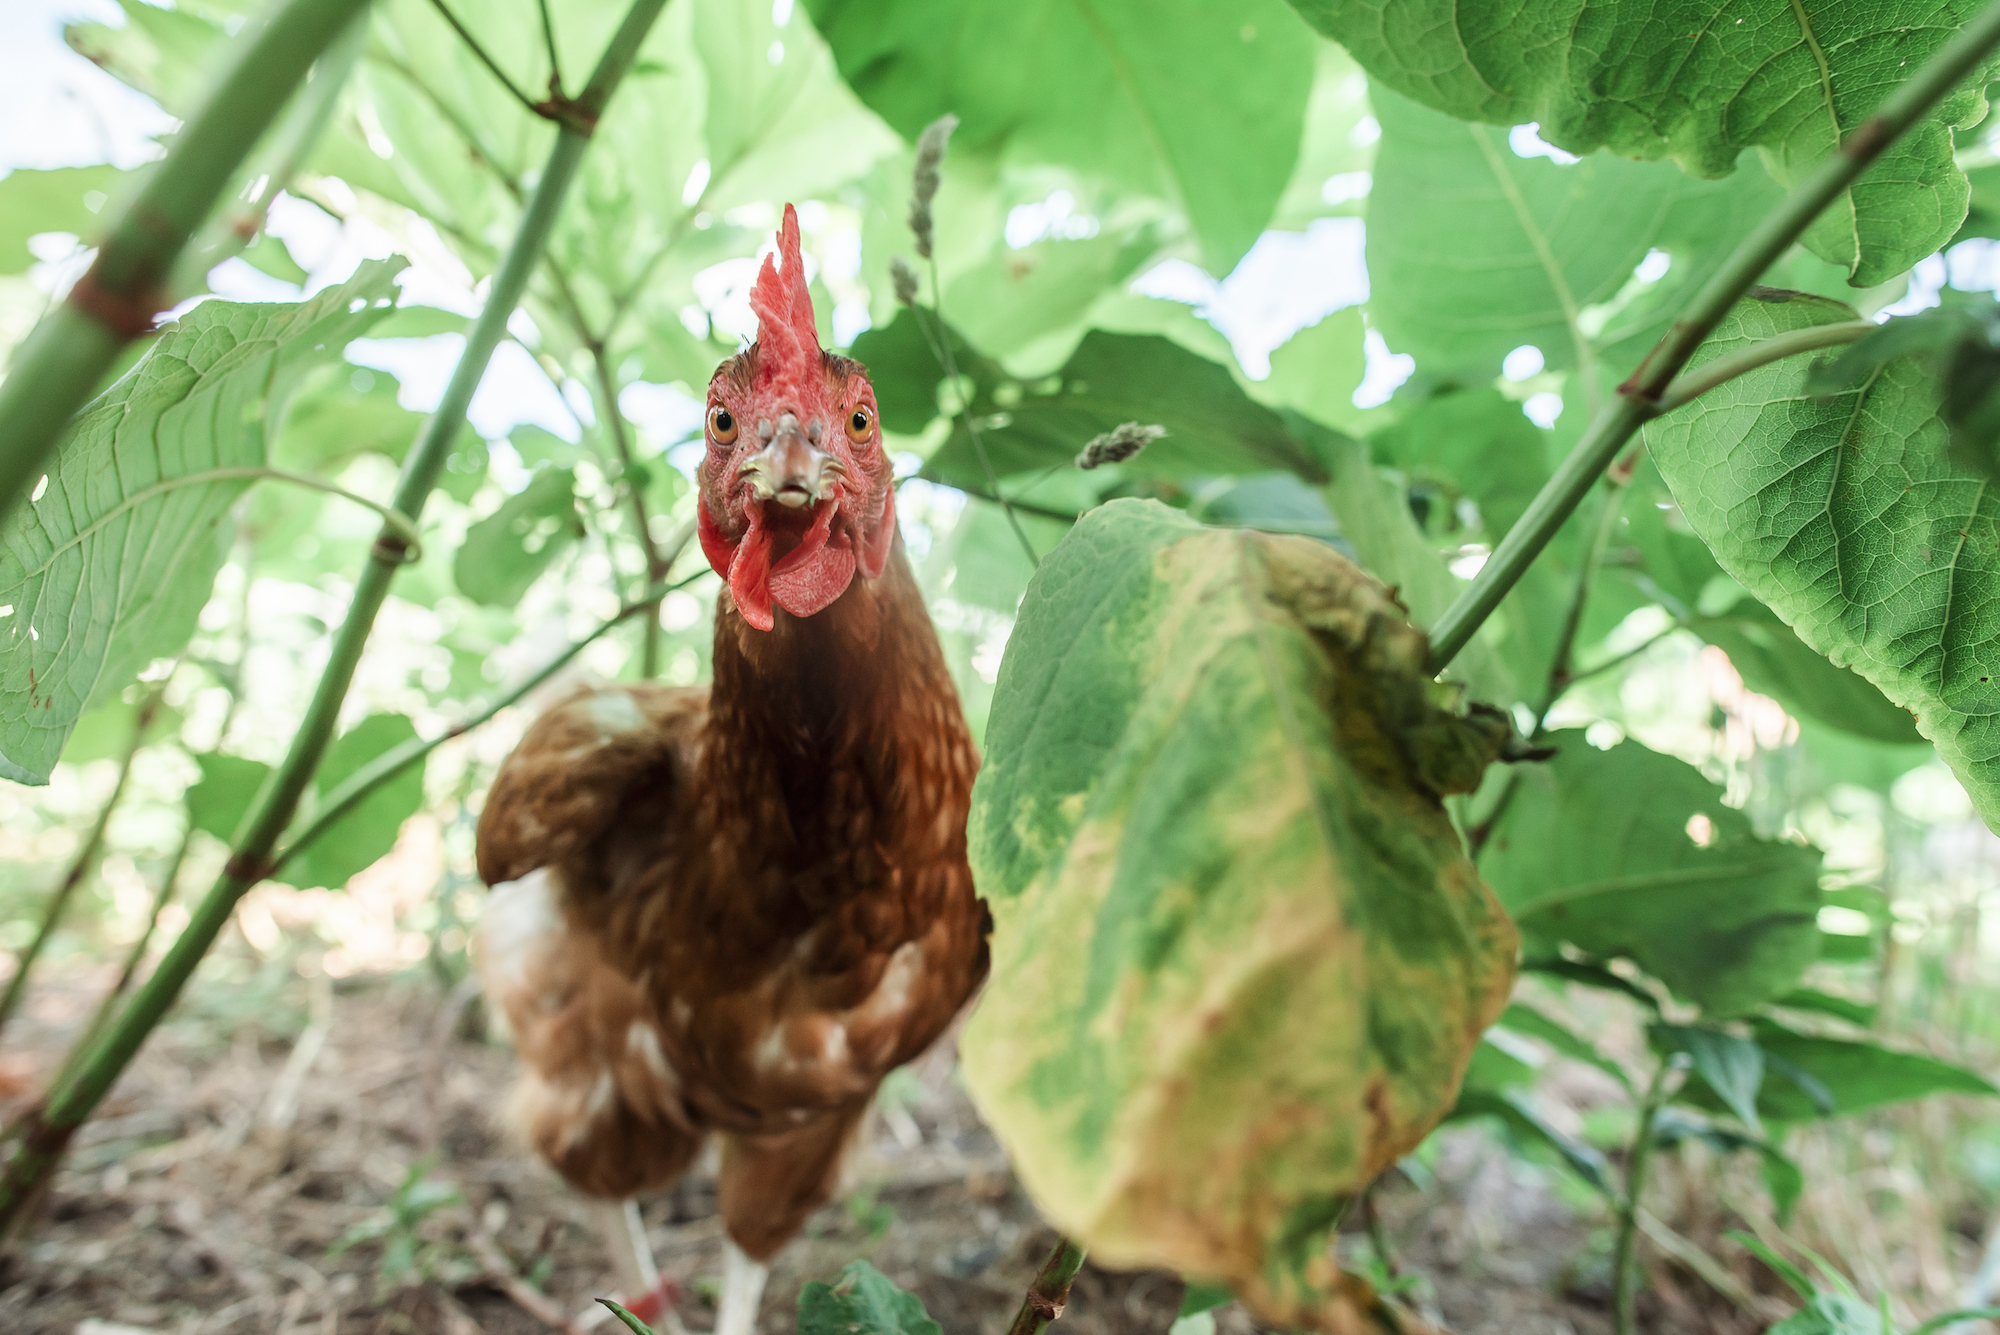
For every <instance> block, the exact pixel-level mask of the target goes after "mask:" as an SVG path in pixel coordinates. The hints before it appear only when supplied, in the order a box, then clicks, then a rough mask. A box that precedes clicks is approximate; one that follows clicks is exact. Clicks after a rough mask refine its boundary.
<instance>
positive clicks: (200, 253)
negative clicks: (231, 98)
mask: <svg viewBox="0 0 2000 1335" xmlns="http://www.w3.org/2000/svg"><path fill="white" fill-rule="evenodd" d="M367 45H368V15H367V13H366V12H365V11H364V12H361V13H357V14H356V15H355V16H354V17H353V18H352V19H350V20H348V24H347V27H346V28H345V29H343V30H342V31H341V33H340V35H339V36H337V37H335V38H334V39H333V44H332V45H331V46H329V47H327V49H326V51H325V53H324V54H322V55H321V56H320V58H319V60H318V61H317V62H315V63H314V65H313V67H312V69H311V70H310V71H308V72H307V76H306V86H305V88H304V89H302V90H301V91H300V93H299V97H298V101H297V102H295V103H294V104H293V105H292V106H291V107H290V108H289V109H288V110H287V111H286V112H285V118H284V119H283V120H282V121H280V122H279V124H278V127H277V128H276V129H275V130H273V131H272V132H271V136H270V139H271V142H270V144H269V146H268V148H266V149H265V151H263V152H261V153H260V154H259V155H258V158H257V163H258V165H257V166H255V167H253V168H252V169H251V171H250V173H249V175H250V177H251V179H252V181H253V182H256V183H257V185H258V188H257V190H256V192H255V194H253V195H252V196H251V197H250V198H248V199H240V200H236V201H233V202H231V203H230V204H229V205H227V206H226V207H224V208H222V209H219V210H218V211H217V216H216V217H214V218H211V219H210V220H209V222H208V224H207V225H206V226H205V227H203V228H202V231H201V234H200V235H199V236H197V237H196V238H195V240H194V242H193V244H192V245H190V246H189V247H188V248H187V250H186V251H184V252H183V253H182V254H181V257H180V259H179V260H178V261H177V262H176V263H175V265H174V274H173V279H172V281H171V282H169V284H168V290H169V292H170V294H171V295H173V296H175V297H185V296H192V295H194V294H195V293H197V292H199V291H201V290H202V276H203V275H204V274H206V273H207V272H208V271H209V270H210V269H213V268H214V267H215V266H216V265H218V264H220V263H222V262H223V261H224V260H226V259H228V258H230V257H231V256H232V255H237V254H240V253H242V251H243V250H244V249H245V248H247V247H248V246H249V245H250V243H251V242H252V241H254V240H256V238H257V234H258V233H259V232H261V231H263V230H264V220H265V217H266V216H267V215H268V214H269V213H270V211H271V201H272V200H274V199H276V198H277V197H278V193H279V192H280V191H282V190H284V189H286V188H287V187H289V186H290V185H291V183H292V180H293V178H294V177H296V176H297V175H298V174H299V172H300V171H301V170H302V169H303V168H304V167H305V163H306V158H307V156H308V155H310V154H311V152H312V150H313V147H314V145H316V144H318V143H319V138H320V135H321V134H322V133H323V132H324V131H325V130H326V127H327V125H328V124H329V123H330V122H331V121H332V120H333V112H334V108H335V107H336V106H338V105H339V103H340V90H341V89H342V88H343V87H344V86H346V83H347V76H348V75H350V74H352V73H353V72H354V66H355V65H356V64H357V63H358V62H359V61H360V59H361V53H362V51H363V50H364V49H366V47H367ZM265 164H268V169H267V170H264V169H261V168H263V167H264V165H265Z"/></svg>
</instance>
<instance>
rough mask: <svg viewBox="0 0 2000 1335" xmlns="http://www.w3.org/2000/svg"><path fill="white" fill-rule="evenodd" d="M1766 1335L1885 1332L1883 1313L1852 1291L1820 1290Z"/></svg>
mask: <svg viewBox="0 0 2000 1335" xmlns="http://www.w3.org/2000/svg"><path fill="white" fill-rule="evenodd" d="M1765 1335H1885V1327H1884V1326H1883V1324H1882V1314H1881V1313H1880V1312H1878V1311H1876V1310H1875V1309H1874V1308H1873V1307H1870V1306H1869V1305H1868V1304H1867V1303H1865V1302H1862V1301H1861V1299H1859V1298H1857V1297H1855V1296H1854V1295H1853V1294H1851V1293H1828V1292H1825V1291H1821V1292H1818V1293H1815V1294H1813V1295H1812V1297H1811V1298H1810V1299H1808V1300H1807V1302H1806V1305H1805V1306H1804V1307H1801V1308H1800V1309H1799V1310H1798V1311H1796V1312H1794V1313H1792V1314H1791V1315H1790V1316H1788V1317H1786V1318H1785V1319H1784V1320H1783V1321H1780V1322H1779V1323H1778V1324H1777V1325H1775V1326H1772V1327H1771V1328H1770V1330H1768V1331H1767V1332H1765Z"/></svg>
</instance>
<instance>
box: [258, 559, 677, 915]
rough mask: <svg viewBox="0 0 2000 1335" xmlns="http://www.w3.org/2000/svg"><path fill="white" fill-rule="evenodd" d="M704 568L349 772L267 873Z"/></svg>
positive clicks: (658, 588) (653, 590)
mask: <svg viewBox="0 0 2000 1335" xmlns="http://www.w3.org/2000/svg"><path fill="white" fill-rule="evenodd" d="M707 573H708V571H707V570H706V569H703V570H699V571H697V572H695V573H694V574H692V575H689V576H688V577H687V578H686V579H684V580H681V581H680V582H678V583H675V584H655V585H652V586H651V587H649V588H647V589H645V590H644V591H643V592H641V593H640V595H639V599H638V600H637V601H635V602H630V603H627V604H626V605H625V606H623V607H621V608H619V609H618V613H617V615H615V616H613V617H611V618H610V619H609V620H607V621H605V622H604V623H603V624H602V625H600V626H598V627H597V629H596V630H593V631H591V632H590V634H588V635H586V636H584V637H583V638H582V639H580V640H578V641H576V643H574V644H572V645H570V646H569V648H567V649H565V650H563V651H562V652H561V653H560V654H557V655H556V656H555V657H554V658H553V659H551V660H550V661H549V662H547V663H546V664H544V665H543V666H542V667H541V669H540V670H539V671H537V672H536V673H535V674H534V675H533V676H531V677H529V678H528V679H527V680H526V681H523V682H522V683H521V684H520V685H519V686H516V687H515V688H514V689H513V690H511V691H509V692H508V693H507V694H506V695H504V696H502V697H500V699H498V700H496V701H494V702H493V703H492V704H490V705H488V706H487V707H486V708H485V709H482V710H481V711H479V713H477V714H474V715H473V716H472V717H470V718H467V719H464V720H462V721H461V722H458V723H456V724H453V725H452V726H451V727H449V728H447V729H445V730H444V731H443V732H442V733H439V734H438V735H437V736H436V737H433V738H432V739H431V740H430V741H428V742H426V741H423V740H421V739H412V740H410V741H407V742H404V743H403V744H402V745H400V746H394V747H391V748H390V749H389V750H387V751H384V752H383V753H382V754H381V755H379V756H377V757H375V759H373V760H371V761H369V762H368V763H367V764H366V765H364V766H362V767H361V768H360V769H358V770H356V771H355V772H354V773H352V774H350V775H348V776H347V778H346V779H344V780H343V781H342V782H341V783H340V785H339V786H338V787H336V788H335V789H334V790H333V791H332V792H330V793H328V794H327V795H326V800H325V801H323V802H321V803H320V804H319V805H318V806H317V807H316V808H314V810H313V815H312V820H311V821H310V822H309V823H308V824H307V825H306V827H305V828H304V829H303V830H300V831H299V833H298V836H297V837H296V838H294V839H293V840H292V841H291V842H290V843H289V844H287V845H285V847H284V848H283V849H281V850H280V851H279V852H278V853H277V855H276V856H274V857H273V858H272V859H271V869H270V872H269V873H268V874H269V875H272V876H275V875H277V874H278V872H279V871H280V870H282V869H283V867H284V865H285V864H286V863H288V862H290V861H291V860H292V859H293V858H295V857H297V856H298V855H299V854H300V853H303V852H304V851H305V850H306V848H307V847H308V846H309V845H311V843H312V842H313V841H314V840H315V839H317V838H319V837H320V836H321V835H322V834H325V833H326V832H327V830H328V829H330V828H332V826H333V825H334V824H335V822H337V821H339V820H340V818H341V817H342V816H345V815H346V814H347V813H348V812H349V811H352V810H353V809H354V807H355V806H356V805H357V804H359V803H360V802H362V801H364V800H365V799H366V798H367V797H368V795H369V794H370V793H372V792H374V791H375V790H376V789H377V788H380V787H381V786H382V785H383V784H385V783H387V782H389V780H391V779H393V778H395V777H396V776H397V775H398V774H401V773H402V772H403V771H404V770H406V769H408V768H409V767H410V766H412V765H414V764H416V763H417V762H418V761H419V760H422V759H423V758H424V757H425V756H427V755H429V754H430V753H431V752H433V751H435V750H437V749H438V748H439V747H440V746H443V745H444V744H445V743H446V742H448V741H451V740H452V739H453V738H455V737H463V736H464V735H465V734H466V733H468V732H471V731H472V730H473V729H474V728H476V727H478V726H479V725H480V724H482V723H485V722H487V721H488V720H489V719H491V718H492V717H493V716H494V715H495V714H498V713H499V712H500V711H501V710H503V709H508V708H511V707H512V706H514V705H516V704H519V703H520V702H521V700H522V698H523V697H525V696H526V695H527V694H528V693H529V692H530V691H532V690H534V689H535V688H536V687H537V686H540V685H541V684H542V683H543V682H545V681H547V680H548V679H549V678H550V677H553V676H555V675H556V673H558V672H560V671H562V670H563V668H564V667H566V666H567V665H568V664H569V662H570V660H571V659H573V658H575V657H576V656H577V655H578V654H580V653H582V652H583V651H584V650H585V649H587V648H589V647H590V646H591V645H593V644H595V643H596V642H597V641H598V639H599V638H600V637H602V636H603V635H604V634H605V632H607V631H609V630H610V629H612V628H613V627H614V626H618V625H621V624H622V623H624V622H625V621H627V620H629V619H630V618H632V617H634V616H637V615H639V614H640V613H641V612H645V611H647V610H648V609H651V608H655V607H658V606H659V605H660V599H662V598H664V597H666V596H667V595H668V594H670V593H672V592H673V591H674V590H675V589H679V588H684V587H685V586H687V585H689V584H692V583H694V582H695V581H696V580H698V579H700V578H701V577H702V576H703V575H706V574H707Z"/></svg>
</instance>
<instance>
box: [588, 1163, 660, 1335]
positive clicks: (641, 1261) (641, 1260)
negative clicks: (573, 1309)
mask: <svg viewBox="0 0 2000 1335" xmlns="http://www.w3.org/2000/svg"><path fill="white" fill-rule="evenodd" d="M591 1210H592V1212H593V1213H594V1214H596V1216H597V1227H598V1231H599V1232H601V1233H603V1235H604V1246H605V1250H606V1251H608V1252H610V1253H611V1270H612V1273H613V1274H614V1275H615V1276H616V1277H617V1281H618V1300H619V1306H621V1307H623V1308H624V1309H625V1310H626V1311H628V1312H630V1313H632V1315H634V1316H636V1317H638V1318H639V1319H640V1320H641V1321H644V1322H646V1323H647V1324H648V1325H650V1326H653V1327H655V1328H656V1329H658V1330H661V1331H665V1332H668V1335H684V1332H683V1331H682V1329H681V1323H680V1317H679V1316H678V1315H677V1314H676V1313H675V1312H674V1306H673V1301H674V1297H675V1289H676V1286H675V1285H674V1283H673V1281H671V1280H663V1279H661V1278H660V1272H659V1269H658V1267H656V1266H655V1265H654V1264H653V1249H652V1246H651V1244H649V1243H648V1242H647V1241H646V1226H645V1224H644V1223H643V1222H641V1220H640V1218H639V1203H638V1202H637V1201H634V1200H632V1199H630V1198H629V1197H628V1198H627V1199H625V1200H622V1201H607V1200H594V1201H592V1202H591ZM609 1315H610V1309H609V1308H607V1307H604V1306H601V1305H599V1304H595V1303H593V1304H592V1305H591V1310H590V1311H589V1312H586V1313H584V1315H583V1316H582V1317H581V1318H579V1319H578V1320H577V1321H576V1322H575V1323H574V1324H575V1325H576V1326H577V1327H578V1328H579V1329H589V1328H590V1327H593V1326H596V1325H599V1324H600V1323H601V1322H602V1321H603V1320H604V1319H605V1318H606V1317H608V1316H609Z"/></svg>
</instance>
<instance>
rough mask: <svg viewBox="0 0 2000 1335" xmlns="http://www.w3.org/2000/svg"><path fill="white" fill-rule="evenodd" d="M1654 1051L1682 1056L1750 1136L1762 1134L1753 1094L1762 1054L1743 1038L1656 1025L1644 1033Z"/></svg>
mask: <svg viewBox="0 0 2000 1335" xmlns="http://www.w3.org/2000/svg"><path fill="white" fill-rule="evenodd" d="M1647 1037H1648V1038H1649V1039H1651V1040H1652V1043H1653V1047H1654V1049H1655V1050H1656V1051H1659V1052H1662V1053H1667V1052H1684V1053H1686V1054H1687V1055H1688V1056H1689V1057H1691V1058H1693V1059H1694V1070H1695V1074H1696V1075H1698V1076H1700V1077H1701V1078H1702V1079H1703V1080H1705V1081H1707V1082H1708V1087H1709V1088H1710V1089H1712V1090H1714V1091H1715V1094H1716V1097H1717V1098H1719V1099H1721V1100H1722V1103H1723V1106H1724V1107H1726V1108H1728V1109H1729V1111H1731V1112H1733V1113H1735V1114H1736V1116H1737V1118H1738V1119H1739V1120H1741V1121H1742V1123H1743V1125H1745V1126H1747V1127H1749V1128H1750V1131H1751V1133H1752V1134H1753V1135H1760V1136H1761V1135H1762V1134H1764V1128H1763V1125H1762V1123H1760V1122H1759V1121H1758V1120H1757V1090H1758V1087H1759V1086H1761V1085H1762V1084H1763V1083H1764V1053H1763V1051H1762V1050H1761V1049H1760V1048H1758V1046H1757V1045H1756V1044H1755V1043H1752V1042H1751V1041H1750V1040H1749V1039H1747V1038H1738V1037H1737V1036H1736V1035H1734V1034H1726V1033H1724V1032H1722V1031H1721V1030H1719V1029H1708V1028H1703V1027H1701V1026H1698V1025H1687V1024H1656V1025H1653V1026H1652V1027H1651V1028H1650V1029H1648V1030H1647Z"/></svg>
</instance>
